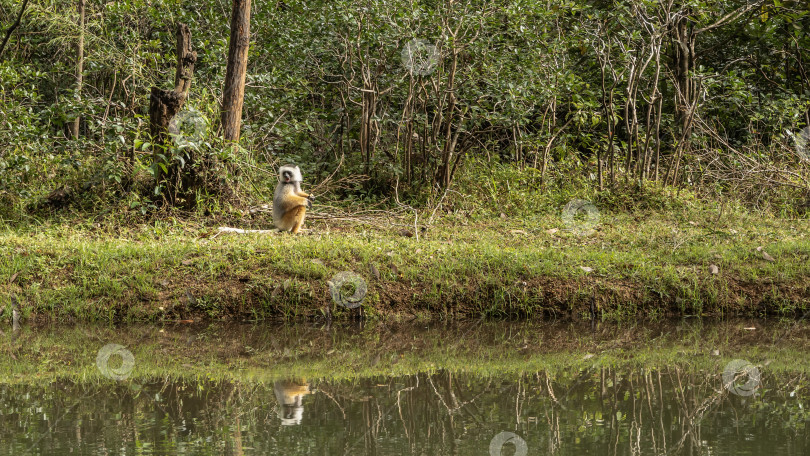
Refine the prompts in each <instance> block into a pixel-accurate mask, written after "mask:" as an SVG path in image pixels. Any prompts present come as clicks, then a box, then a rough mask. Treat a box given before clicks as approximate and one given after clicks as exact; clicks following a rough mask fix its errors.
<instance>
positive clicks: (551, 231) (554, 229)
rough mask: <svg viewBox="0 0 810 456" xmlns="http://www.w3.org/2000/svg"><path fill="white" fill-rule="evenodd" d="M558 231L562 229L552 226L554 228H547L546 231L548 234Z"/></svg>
mask: <svg viewBox="0 0 810 456" xmlns="http://www.w3.org/2000/svg"><path fill="white" fill-rule="evenodd" d="M557 231H560V230H559V229H557V228H552V229H550V230H546V233H548V234H554V233H556V232H557Z"/></svg>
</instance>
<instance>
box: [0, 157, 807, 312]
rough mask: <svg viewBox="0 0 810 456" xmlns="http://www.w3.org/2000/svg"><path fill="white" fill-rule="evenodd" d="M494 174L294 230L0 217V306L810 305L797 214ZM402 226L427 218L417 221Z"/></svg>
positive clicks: (235, 218) (250, 219) (247, 221)
mask: <svg viewBox="0 0 810 456" xmlns="http://www.w3.org/2000/svg"><path fill="white" fill-rule="evenodd" d="M473 169H474V170H475V169H477V168H475V167H473ZM478 172H482V171H481V170H479V171H478ZM493 175H494V177H493V178H492V180H491V182H488V184H487V185H489V186H490V187H491V188H489V190H487V185H484V186H480V185H475V182H482V180H481V176H477V177H476V175H475V172H472V173H470V174H465V175H463V176H462V177H461V178H460V179H459V184H458V187H457V189H456V190H454V191H453V192H450V193H448V196H447V198H446V199H444V200H443V204H442V206H441V207H440V208H438V209H436V202H437V200H438V198H435V199H434V200H433V201H430V202H428V203H427V204H425V206H424V207H423V208H417V209H416V211H412V210H403V209H402V208H401V207H396V206H391V205H389V206H388V209H389V211H387V212H386V211H379V212H368V211H366V212H363V211H361V210H360V209H358V208H357V207H358V206H352V207H346V206H345V205H343V206H340V205H338V206H330V205H329V203H328V202H324V201H322V202H321V203H320V205H319V206H316V210H315V211H314V213H313V216H312V217H311V218H310V219H309V220H308V222H307V227H308V228H310V229H311V231H310V233H309V234H307V235H301V236H291V235H286V234H285V235H278V234H274V235H236V234H221V235H216V233H217V231H216V227H217V226H219V225H225V224H227V225H229V226H236V227H242V228H269V227H270V224H271V222H270V217H269V215H268V214H259V215H253V216H251V215H248V214H246V213H243V212H240V211H236V210H232V212H230V213H227V214H224V215H223V214H220V215H218V216H210V217H202V216H199V215H197V216H195V215H191V216H189V215H188V214H187V215H185V216H183V217H182V218H181V217H178V216H176V215H171V214H169V215H164V216H162V218H155V217H153V218H151V219H143V220H141V221H140V222H137V221H135V222H133V221H128V222H124V223H122V222H121V221H120V220H119V218H121V217H122V216H123V217H124V218H129V219H131V218H132V217H131V215H130V214H128V213H125V214H120V213H114V214H107V215H106V216H104V217H96V218H93V217H90V216H89V215H87V214H84V215H81V214H80V215H73V216H69V215H58V216H55V217H50V218H44V219H30V218H27V219H22V218H21V220H24V221H17V222H13V223H12V222H0V299H2V302H0V308H6V309H7V308H8V307H9V303H10V302H11V298H10V296H11V295H12V294H13V295H14V296H16V297H17V299H18V300H19V302H20V307H21V311H22V315H23V317H24V318H26V319H32V318H36V319H40V320H42V319H45V320H52V321H116V322H118V321H130V322H132V321H171V320H179V319H221V318H225V319H234V320H246V319H247V320H262V319H270V318H286V319H292V318H315V317H331V318H337V319H346V318H355V317H357V316H358V315H360V312H362V315H363V316H365V317H367V318H395V319H396V318H406V319H409V318H414V317H417V318H434V319H448V318H458V317H473V318H478V317H506V318H512V317H535V316H545V315H554V316H572V317H575V318H592V317H595V318H597V319H602V320H604V319H610V320H624V319H628V318H635V317H638V316H645V317H651V318H658V317H664V316H672V315H681V316H683V315H701V316H706V315H765V314H778V315H786V316H791V315H797V314H798V315H801V314H803V313H804V312H805V311H806V310H807V308H808V302H810V238H808V236H807V233H808V221H807V220H805V219H780V218H776V217H773V216H770V215H768V214H758V213H754V212H751V211H748V210H745V209H743V208H742V207H741V206H740V205H739V204H736V203H734V202H733V201H727V202H725V203H722V204H719V203H714V202H706V201H701V200H700V199H699V198H697V197H696V196H695V195H692V194H690V193H689V192H686V191H682V192H675V191H674V190H672V189H666V188H658V187H654V186H650V187H648V188H647V189H646V190H645V191H644V192H641V191H639V190H637V189H632V188H631V189H624V190H621V191H615V192H604V193H596V192H592V191H591V192H590V193H589V192H580V193H577V191H576V189H574V188H573V187H571V186H566V184H565V183H564V182H562V181H560V182H557V183H554V182H551V183H550V184H549V185H550V186H551V188H548V189H545V190H543V189H538V188H536V187H533V185H534V183H533V182H531V175H530V174H528V173H526V174H525V175H524V174H522V173H518V172H516V171H514V170H511V171H510V169H509V168H504V169H500V168H498V169H496V170H495V171H493ZM493 185H494V187H493ZM569 187H571V188H569ZM503 188H508V189H509V191H508V192H505V193H503V195H504V199H503V200H502V201H497V200H496V199H494V197H493V196H492V195H495V194H496V190H495V189H500V190H501V191H502V190H503ZM574 198H582V199H590V200H592V201H594V203H593V204H594V205H595V207H597V208H598V210H599V214H598V223H597V224H596V225H595V226H594V227H593V228H594V231H593V232H592V233H589V234H586V235H580V234H577V232H576V230H575V229H573V230H572V228H576V227H578V226H582V223H584V222H583V220H582V219H574V221H573V225H572V224H571V223H566V220H565V219H564V217H562V215H561V210H562V207H563V206H564V205H565V202H566V201H569V200H570V199H574ZM362 209H367V208H362ZM370 214H371V215H370ZM375 214H376V215H375ZM372 215H374V216H372ZM417 215H418V217H417V218H415V217H416V216H417ZM225 217H227V218H225ZM223 219H224V220H223ZM430 220H432V223H431V224H430V225H429V226H427V225H428V221H430ZM414 223H416V224H417V225H418V226H420V227H425V228H426V229H425V230H424V231H422V230H421V229H420V230H418V231H419V235H418V236H413V234H414V233H413V231H414V230H413V226H414ZM403 230H410V231H411V232H410V233H409V234H410V235H411V236H412V237H408V236H405V235H403V234H402V231H403ZM758 247H762V249H763V251H764V252H767V254H769V255H770V256H771V257H773V259H774V260H775V261H768V260H767V259H766V258H764V256H763V253H762V252H761V251H758V250H757V248H758ZM710 265H716V266H717V267H718V268H719V274H716V275H715V274H711V273H710V270H709V267H710ZM583 268H590V271H586V270H584V269H583ZM340 271H352V272H354V273H356V274H359V275H360V276H362V277H363V279H364V280H365V282H366V284H367V286H368V293H367V295H366V297H365V299H364V301H363V305H362V310H361V311H360V310H347V309H344V308H342V307H340V306H338V305H337V304H336V303H335V302H333V300H332V298H331V295H330V293H329V286H328V283H327V282H328V281H329V280H330V279H331V278H332V277H333V276H334V275H335V274H336V273H338V272H340ZM375 271H376V273H375ZM12 279H13V280H12ZM9 313H10V312H7V313H5V316H6V317H8V315H9Z"/></svg>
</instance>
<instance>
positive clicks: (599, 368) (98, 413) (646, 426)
mask: <svg viewBox="0 0 810 456" xmlns="http://www.w3.org/2000/svg"><path fill="white" fill-rule="evenodd" d="M735 328H736V326H735V327H729V328H724V327H717V326H714V327H709V328H700V332H699V333H696V334H699V335H700V337H698V338H696V340H701V341H705V340H712V344H714V341H715V340H717V338H720V339H723V340H725V341H726V345H725V346H723V347H721V348H720V349H719V351H722V352H727V351H730V350H731V349H732V348H734V349H735V350H736V352H737V353H740V354H741V355H746V356H748V357H749V358H751V359H756V358H757V356H756V350H757V349H761V345H757V344H754V343H750V342H751V341H750V340H749V338H750V337H752V336H751V335H750V334H749V333H747V332H739V331H737V330H736V329H735ZM579 330H580V328H573V329H572V328H562V329H561V330H559V331H557V332H555V331H554V330H553V329H551V328H549V327H545V328H543V330H542V332H538V330H537V328H529V329H528V330H527V331H525V332H522V331H519V330H517V329H516V327H513V326H510V325H504V326H497V325H495V326H489V327H482V326H476V327H475V328H474V331H477V332H476V333H475V336H474V337H472V338H470V339H467V340H465V341H463V342H461V343H462V344H463V345H466V346H469V345H473V344H475V343H482V342H483V343H484V344H486V345H490V346H496V347H504V346H508V347H509V350H508V356H510V357H513V358H516V359H518V360H519V361H520V362H521V363H523V365H525V366H533V365H535V364H533V360H534V359H535V357H536V356H537V354H536V353H532V352H530V351H528V350H526V349H523V347H524V346H526V345H530V344H532V341H531V340H528V342H527V341H526V339H527V338H528V337H529V336H527V335H526V334H542V337H543V338H544V339H543V340H555V339H560V340H561V342H560V345H558V346H556V347H554V350H560V351H561V350H563V349H562V348H560V346H562V347H565V349H569V348H570V344H580V345H582V344H583V342H582V341H581V340H580V341H576V340H574V339H573V338H572V337H571V333H573V332H576V331H579ZM664 330H666V328H657V329H654V330H650V329H649V328H642V327H631V328H618V329H616V328H608V329H604V331H605V334H604V335H603V336H600V337H591V338H593V339H601V338H604V339H605V340H609V341H610V342H609V343H608V344H607V345H606V346H605V347H603V348H604V350H601V351H600V350H595V349H594V346H593V345H587V346H584V348H585V351H587V352H593V353H595V354H590V353H589V354H587V355H584V356H579V357H578V358H577V359H579V360H582V359H585V362H579V363H576V365H570V366H567V365H566V363H562V364H558V365H554V366H552V365H551V364H550V363H549V365H548V366H547V367H545V368H538V369H532V370H528V371H527V370H523V371H519V373H505V372H503V371H499V370H498V369H493V370H492V372H488V371H487V369H486V366H490V365H496V363H495V362H492V361H488V362H487V363H483V362H482V363H483V364H482V365H483V366H484V367H483V368H482V367H480V366H479V368H476V369H468V367H471V366H464V365H461V366H456V367H454V368H448V367H446V366H448V365H451V364H452V363H453V362H454V360H456V359H458V358H456V355H453V356H447V357H444V358H442V357H440V355H441V354H442V353H446V350H447V347H448V346H449V345H450V342H449V341H450V340H461V339H464V336H465V335H467V334H471V333H470V330H469V328H462V330H457V329H456V328H444V329H443V330H442V331H441V333H442V334H444V336H443V337H444V338H440V339H435V340H433V342H431V341H429V340H423V339H424V338H425V333H423V332H422V333H420V332H419V331H417V330H416V329H413V330H410V329H404V328H387V331H391V332H385V333H383V334H384V335H388V336H389V337H390V341H389V342H386V343H384V344H383V343H379V342H375V340H378V339H379V338H380V333H374V332H372V333H369V334H365V335H363V336H362V340H358V337H360V336H358V335H357V334H354V335H349V336H348V337H349V341H350V342H351V344H353V345H356V346H358V347H362V350H363V351H364V352H365V351H368V358H367V360H368V363H369V364H375V365H376V368H375V369H376V372H377V374H376V375H366V374H362V375H361V374H360V372H362V371H361V369H362V367H363V366H361V365H360V364H352V363H354V361H352V359H353V358H349V357H347V356H341V353H339V352H338V351H336V350H337V349H336V348H329V347H333V346H338V348H340V347H343V348H344V349H345V347H344V346H342V345H339V344H338V342H340V337H343V336H342V335H341V336H337V335H336V333H333V332H331V331H332V329H328V330H323V329H317V328H316V329H305V330H301V329H290V330H289V332H285V331H274V332H272V333H271V332H269V331H267V330H266V329H260V328H259V329H255V331H256V332H255V333H250V331H247V332H245V331H242V332H233V331H220V330H218V329H210V328H206V329H205V330H203V331H199V332H197V333H195V334H194V339H195V340H196V341H200V342H201V343H199V344H194V350H189V348H188V347H189V345H188V344H187V343H186V341H187V340H189V335H188V334H186V333H185V332H182V331H181V332H180V333H179V334H172V333H171V332H169V334H168V335H167V334H166V333H164V332H160V333H156V332H153V331H149V330H142V331H141V330H133V331H134V334H130V335H129V336H124V335H120V334H119V336H120V338H121V339H120V342H122V343H126V346H128V347H130V348H131V349H132V350H133V351H134V352H135V358H136V364H135V367H134V369H133V371H132V376H130V377H129V378H125V379H122V380H120V381H116V380H114V379H111V378H108V377H102V376H97V377H89V376H86V375H84V374H77V375H74V376H69V377H65V378H57V379H56V380H54V381H49V382H40V381H37V378H38V376H39V375H41V374H43V373H46V372H47V371H48V370H49V369H50V367H49V365H50V364H53V363H55V362H57V360H59V361H64V359H68V358H69V361H70V362H69V364H70V366H77V367H78V366H80V365H81V364H82V362H81V359H80V357H79V356H78V355H74V354H73V352H71V351H70V350H66V349H64V348H60V350H61V351H59V352H57V353H59V355H58V356H57V355H54V354H53V353H51V352H47V350H48V349H52V348H53V347H49V346H48V343H50V344H51V345H53V343H52V341H51V340H50V339H38V337H39V336H36V335H35V334H33V333H31V332H28V333H26V332H25V331H23V335H22V336H21V338H20V339H18V340H17V342H15V344H16V345H14V346H13V347H12V348H11V349H7V348H6V347H0V349H3V350H5V351H3V350H0V353H2V354H4V355H5V354H9V355H14V356H15V357H16V358H17V360H16V361H15V362H16V363H18V364H19V365H23V364H25V363H24V362H25V360H26V358H30V357H32V356H34V353H41V355H40V357H39V358H36V359H37V363H36V366H37V367H36V369H35V370H34V371H29V370H25V371H21V373H18V374H8V373H6V372H4V371H0V375H3V377H0V378H5V379H8V380H7V381H5V382H0V455H5V454H9V455H17V454H39V455H64V454H79V455H102V454H104V455H107V454H141V455H164V454H165V455H169V454H202V455H208V454H210V455H215V454H216V455H220V454H232V455H243V454H257V455H265V454H287V455H312V454H315V455H401V454H409V455H474V454H480V455H487V454H502V455H512V454H529V455H534V454H550V455H577V456H579V455H583V454H594V455H676V454H677V455H680V454H684V455H702V454H706V455H709V454H711V455H760V454H780V455H806V454H810V411H808V407H807V400H808V396H809V394H808V384H810V383H809V382H808V378H807V374H806V372H807V370H806V364H807V360H806V359H802V358H798V359H796V361H795V365H796V369H795V370H791V369H787V370H784V369H783V370H779V371H775V370H773V369H771V368H770V367H769V363H777V362H780V361H782V362H783V361H784V359H770V358H769V359H767V360H765V361H761V360H760V361H754V363H753V364H751V365H745V366H743V367H742V368H740V369H738V372H737V374H735V376H733V378H732V381H731V382H730V381H729V378H730V377H729V374H728V372H730V371H731V370H730V369H729V368H728V366H729V364H731V363H728V360H726V359H722V358H720V357H718V356H716V355H712V354H708V353H710V352H711V351H714V350H706V353H707V354H706V355H705V356H702V355H701V356H702V357H701V359H703V361H702V362H701V363H697V362H696V360H697V359H698V358H699V356H697V355H695V354H694V353H697V348H695V349H694V351H692V352H691V353H692V354H691V355H687V352H686V351H685V352H684V356H682V357H679V358H677V359H672V360H671V361H669V362H665V363H659V364H654V365H650V364H647V363H638V364H634V363H632V362H627V363H623V364H616V365H610V364H608V365H605V364H603V363H600V362H598V361H599V360H600V357H601V356H602V353H605V352H607V351H609V350H614V351H615V350H617V347H619V348H618V349H620V350H623V351H624V353H625V356H626V357H627V358H632V357H633V356H635V355H636V354H638V353H640V350H637V349H634V348H632V346H634V345H640V344H639V340H638V339H634V338H631V337H629V336H627V334H628V333H630V332H632V333H637V334H638V333H640V334H643V338H644V340H645V341H647V342H646V343H647V344H651V343H652V342H651V341H653V340H655V337H649V334H648V331H652V332H653V333H655V334H659V333H661V334H663V333H664ZM66 331H67V330H66ZM71 331H76V332H78V334H74V332H71ZM183 331H186V330H183ZM324 332H325V336H323V335H322V333H324ZM737 332H739V333H740V334H742V335H741V336H740V337H738V338H735V337H732V336H731V335H730V334H732V333H734V334H736V333H737ZM268 333H270V334H272V335H271V336H269V335H268ZM116 334H117V333H116ZM246 334H247V335H246ZM391 334H394V335H393V336H392V335H391ZM710 334H714V335H713V336H710ZM780 334H781V333H780ZM792 334H793V336H791V337H794V338H793V339H791V340H789V341H788V342H790V343H791V344H794V345H796V344H798V345H801V346H804V345H803V343H804V342H803V341H804V339H797V338H796V337H797V336H796V335H797V334H798V335H801V336H802V337H804V336H805V335H806V334H807V331H806V330H805V329H801V330H799V331H797V332H795V333H792ZM102 335H103V337H101V336H102ZM74 336H75V339H71V337H74ZM43 337H44V336H43ZM60 337H61V339H60V340H62V341H63V342H62V343H63V344H65V346H67V345H69V344H75V345H81V344H84V345H90V346H92V347H94V346H95V345H98V346H103V345H104V344H105V343H107V341H108V339H109V337H110V333H107V332H104V331H102V332H100V333H94V332H92V331H90V330H87V329H77V330H70V331H68V332H67V333H65V334H62V335H61V336H60ZM161 337H165V339H161ZM622 337H626V338H627V339H626V340H625V341H624V342H623V343H619V342H617V341H621V340H622ZM690 337H691V336H690ZM759 337H761V336H759ZM71 340H72V342H71ZM148 340H158V341H159V344H158V345H156V346H155V347H152V346H149V347H148V350H147V351H143V350H139V348H142V347H144V345H145V344H146V341H148ZM436 340H439V342H440V343H438V344H437V343H436ZM766 340H767V338H766ZM21 341H22V343H18V342H21ZM139 341H140V342H139ZM327 341H329V343H327ZM391 341H396V342H391ZM499 341H500V342H499ZM358 342H362V343H358ZM420 342H424V344H425V345H424V346H418V349H415V350H414V352H413V353H415V354H416V356H417V357H428V358H430V359H428V360H425V361H430V364H433V365H435V367H434V368H428V369H424V370H421V371H418V372H413V373H407V374H393V373H386V372H395V371H396V369H397V368H398V366H400V364H401V363H404V362H406V361H405V357H404V356H403V354H404V353H409V352H408V351H407V350H406V349H405V347H412V346H415V345H416V344H418V343H420ZM759 342H760V344H761V339H760V340H759ZM330 343H331V344H337V345H329V344H330ZM623 344H624V345H623ZM175 346H176V347H182V350H183V351H182V352H181V353H182V355H183V359H184V360H185V361H183V362H186V363H188V364H187V367H184V370H185V371H186V372H185V373H184V374H183V375H176V374H168V373H166V374H164V375H143V374H142V373H141V372H142V371H139V369H144V368H145V365H147V364H148V362H149V361H150V360H148V359H145V358H146V357H147V354H146V353H148V354H151V356H152V357H153V358H154V359H153V360H151V361H152V362H153V364H155V365H161V364H170V363H177V361H176V359H177V358H172V357H171V356H170V355H171V353H169V350H170V349H171V348H172V347H175ZM207 346H210V347H219V348H222V347H226V348H225V352H224V353H220V354H217V355H215V356H212V354H211V353H208V352H206V350H207V349H205V347H207ZM313 346H314V347H318V346H320V348H319V349H318V350H319V351H314V350H313V351H307V348H306V347H313ZM428 346H434V348H433V349H428V348H426V347H428ZM437 347H438V348H437ZM546 347H547V350H551V348H548V344H547V345H546ZM758 347H759V348H758ZM521 349H523V351H520V350H521ZM27 350H29V351H27ZM95 350H96V349H95V348H93V349H92V350H90V351H95ZM178 350H181V349H180V348H178ZM211 350H212V351H213V350H214V348H212V349H211ZM346 350H347V349H346ZM267 352H272V353H273V359H275V360H276V362H277V363H278V364H279V365H282V364H283V369H281V370H282V371H283V372H284V373H285V374H284V375H283V376H279V377H277V378H263V377H261V376H256V377H253V375H255V374H256V373H255V372H252V371H249V370H248V369H247V367H246V365H245V364H243V363H244V362H246V360H247V361H249V360H253V359H254V358H259V359H261V360H262V362H263V360H264V358H261V355H262V354H263V353H267ZM493 352H494V353H498V352H499V350H494V351H493ZM42 353H44V354H42ZM285 353H286V355H285ZM318 353H319V354H320V356H318ZM780 353H781V354H780ZM771 354H774V353H771ZM775 354H776V355H778V356H783V357H785V358H787V359H789V358H790V356H796V352H794V351H787V350H785V351H784V352H778V351H777V352H775ZM459 356H460V355H459ZM504 356H506V355H504ZM799 356H802V355H801V352H800V353H799ZM164 357H165V358H164ZM510 359H512V358H510ZM463 360H464V361H465V362H466V363H473V362H476V361H475V359H474V358H470V357H465V358H463ZM706 360H708V362H706ZM223 361H227V363H228V364H226V366H230V367H228V369H233V370H234V371H235V374H234V375H232V376H231V377H229V379H228V380H223V379H222V378H219V379H217V377H216V376H215V375H214V369H215V366H219V364H217V363H219V362H223ZM94 362H95V358H94V355H92V356H89V357H88V360H87V364H90V365H91V367H92V366H93V363H94ZM49 363H50V364H49ZM66 363H67V362H66ZM318 363H326V364H325V368H322V369H321V370H320V372H332V374H322V375H315V376H312V375H305V374H304V373H310V374H311V372H312V369H313V365H316V364H318ZM346 363H349V366H348V367H347V366H346ZM200 364H203V365H205V366H211V367H210V369H211V370H210V372H209V374H210V375H209V374H205V372H206V371H205V370H202V371H195V370H193V369H195V368H196V366H198V365H200ZM0 366H3V368H4V369H10V370H13V369H15V367H14V366H15V364H11V365H0ZM70 366H69V367H64V372H68V371H70V369H71V367H70ZM751 366H753V367H756V368H757V373H758V376H757V377H756V385H755V387H751V388H748V389H745V392H746V394H737V393H735V388H734V387H732V386H731V385H733V384H742V385H749V386H750V385H751V381H752V380H751V378H745V377H744V375H747V374H746V373H747V372H752V369H751V368H750V367H751ZM270 367H271V366H269V365H268V366H267V367H266V370H270ZM216 368H221V366H220V367H216ZM60 372H61V371H60ZM167 372H175V371H167ZM200 372H203V374H200ZM338 374H339V375H338ZM749 392H751V393H752V394H750V395H748V393H749Z"/></svg>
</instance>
